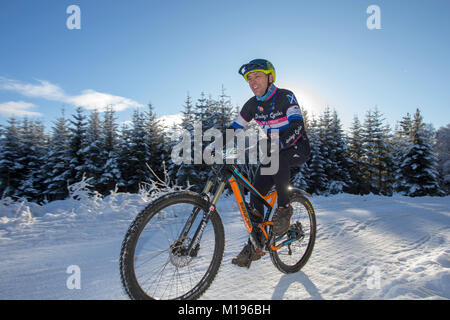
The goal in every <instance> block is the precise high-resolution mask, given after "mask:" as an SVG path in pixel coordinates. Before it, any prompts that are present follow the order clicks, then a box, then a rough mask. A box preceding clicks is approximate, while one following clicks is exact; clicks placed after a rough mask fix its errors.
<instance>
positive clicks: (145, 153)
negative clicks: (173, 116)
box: [123, 110, 150, 193]
mask: <svg viewBox="0 0 450 320" xmlns="http://www.w3.org/2000/svg"><path fill="white" fill-rule="evenodd" d="M128 152H129V155H130V156H129V158H128V159H127V161H128V167H129V169H130V170H129V172H128V173H127V175H125V176H124V177H123V180H124V181H126V186H125V187H126V189H127V191H128V192H131V193H136V192H137V191H138V190H139V186H140V184H141V183H142V182H146V177H148V176H149V172H148V169H147V164H149V163H150V153H149V150H148V145H147V141H146V131H145V119H144V116H143V114H142V113H140V112H139V111H138V110H135V111H134V113H133V120H132V128H131V129H130V132H129V144H128Z"/></svg>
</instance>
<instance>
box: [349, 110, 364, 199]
mask: <svg viewBox="0 0 450 320" xmlns="http://www.w3.org/2000/svg"><path fill="white" fill-rule="evenodd" d="M362 139H363V136H362V127H361V122H360V121H359V118H358V116H356V115H355V116H354V117H353V122H352V126H351V128H350V133H349V136H348V138H347V140H348V155H349V162H350V169H349V171H350V176H351V181H352V183H351V185H350V187H349V192H350V193H354V194H360V195H363V194H367V193H369V190H368V187H367V185H366V183H365V181H364V178H363V171H364V162H363V159H364V157H365V152H364V148H363V140H362Z"/></svg>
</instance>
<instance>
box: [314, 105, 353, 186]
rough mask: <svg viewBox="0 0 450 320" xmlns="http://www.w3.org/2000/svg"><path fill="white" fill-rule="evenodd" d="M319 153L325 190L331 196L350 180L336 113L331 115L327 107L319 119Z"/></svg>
mask: <svg viewBox="0 0 450 320" xmlns="http://www.w3.org/2000/svg"><path fill="white" fill-rule="evenodd" d="M319 140H320V142H321V146H320V152H321V154H322V157H323V160H324V162H325V163H324V166H325V167H324V170H325V174H326V176H327V183H328V186H327V189H328V191H329V192H330V193H331V194H336V193H339V192H342V191H343V189H344V188H345V187H347V182H348V181H349V180H350V175H349V173H348V167H347V164H346V163H347V160H346V159H345V155H344V153H345V152H346V146H345V141H344V137H343V131H342V128H341V124H340V121H339V119H338V117H337V113H336V111H334V112H333V115H332V114H331V111H330V109H329V107H327V108H326V109H325V110H324V112H323V113H322V115H321V117H320V119H319Z"/></svg>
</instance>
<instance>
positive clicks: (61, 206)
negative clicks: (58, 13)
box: [0, 193, 450, 300]
mask: <svg viewBox="0 0 450 320" xmlns="http://www.w3.org/2000/svg"><path fill="white" fill-rule="evenodd" d="M81 200H82V201H77V200H74V199H68V200H64V201H55V202H52V203H49V204H46V205H43V206H38V205H36V204H32V203H27V202H17V203H8V201H7V200H3V202H1V203H0V256H1V257H2V259H1V260H0V299H127V296H126V295H125V293H124V291H123V289H122V286H121V282H120V276H119V253H120V246H121V242H122V239H123V237H124V235H125V232H126V230H127V228H128V226H129V224H130V222H131V221H132V219H133V218H134V217H135V215H136V214H137V213H138V212H139V211H140V209H141V208H143V207H144V206H145V204H146V203H147V201H148V200H149V199H148V198H147V195H146V194H145V193H143V194H141V195H139V194H137V195H136V194H135V195H130V194H120V193H119V194H112V195H111V196H108V197H106V198H104V199H101V198H87V197H86V196H83V195H82V196H81ZM312 203H313V205H314V206H315V209H316V214H317V224H318V225H317V228H318V229H317V239H316V245H315V248H314V251H313V254H312V256H311V258H310V260H309V261H308V263H307V264H306V266H305V267H304V268H303V269H302V270H301V271H300V272H299V273H296V274H291V275H284V274H282V273H280V272H279V271H278V270H277V269H276V268H275V267H274V266H273V265H272V262H271V260H270V257H269V256H268V255H266V256H264V257H263V258H262V259H261V260H260V261H257V262H255V263H253V264H252V266H251V268H250V269H248V270H247V269H241V268H238V267H236V266H234V265H232V264H231V259H232V257H234V256H235V255H236V254H237V253H238V252H239V251H240V250H241V248H242V245H243V243H244V242H245V241H246V238H247V236H246V233H245V228H244V226H243V224H242V222H241V218H240V214H239V211H238V207H237V205H236V203H235V202H234V199H233V198H232V197H224V198H223V199H222V200H221V201H220V202H219V204H218V208H219V211H220V212H221V215H222V219H223V222H224V224H225V232H226V234H225V236H226V241H227V242H226V246H225V254H224V259H223V262H222V266H221V268H220V270H219V274H218V276H217V277H216V279H215V281H214V282H213V284H212V285H211V287H210V288H209V289H208V290H207V291H206V293H205V294H204V295H203V296H202V299H250V300H252V299H450V197H444V198H440V197H424V198H408V197H402V196H394V197H381V196H364V197H361V196H353V195H343V194H342V195H337V196H331V197H313V198H312ZM74 270H75V271H74ZM78 271H79V278H77V279H78V280H80V281H79V284H80V287H79V288H78V287H77V286H76V285H75V287H74V283H75V282H72V280H73V279H74V278H73V277H74V275H77V274H78V273H77V272H78Z"/></svg>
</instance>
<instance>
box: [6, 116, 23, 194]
mask: <svg viewBox="0 0 450 320" xmlns="http://www.w3.org/2000/svg"><path fill="white" fill-rule="evenodd" d="M1 141H2V142H1V150H0V151H1V152H0V196H1V197H6V196H9V197H18V196H20V191H19V187H20V185H21V181H22V179H23V177H24V175H23V171H22V170H23V166H22V164H21V163H19V161H18V160H19V158H20V150H21V141H20V133H19V125H18V123H17V120H16V119H15V118H10V119H9V120H8V126H7V127H6V128H5V129H4V135H3V138H2V139H1Z"/></svg>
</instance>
